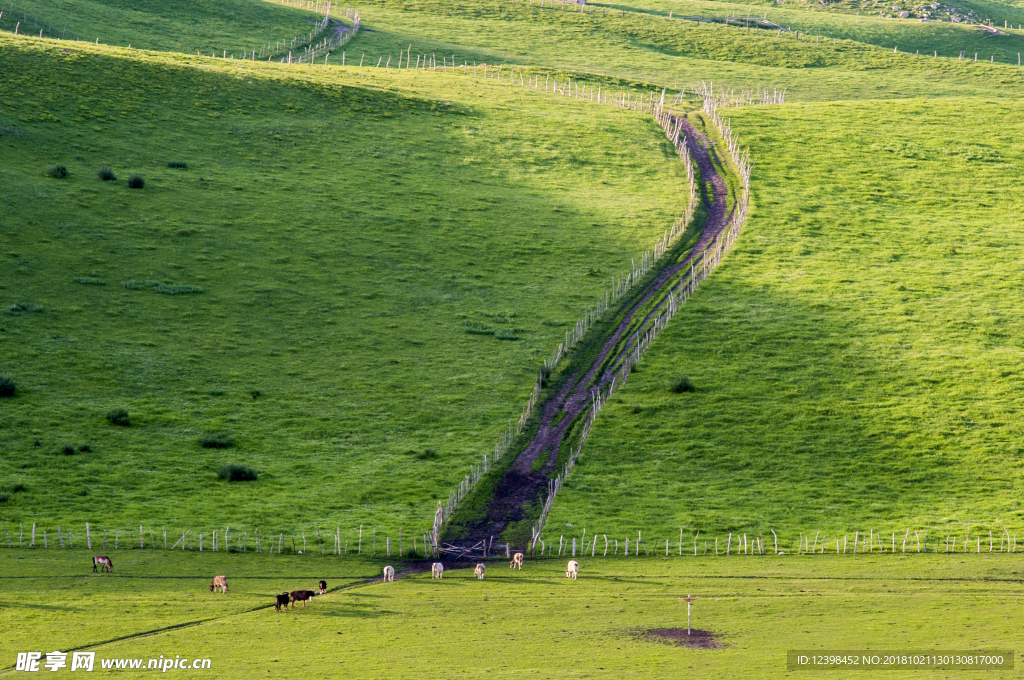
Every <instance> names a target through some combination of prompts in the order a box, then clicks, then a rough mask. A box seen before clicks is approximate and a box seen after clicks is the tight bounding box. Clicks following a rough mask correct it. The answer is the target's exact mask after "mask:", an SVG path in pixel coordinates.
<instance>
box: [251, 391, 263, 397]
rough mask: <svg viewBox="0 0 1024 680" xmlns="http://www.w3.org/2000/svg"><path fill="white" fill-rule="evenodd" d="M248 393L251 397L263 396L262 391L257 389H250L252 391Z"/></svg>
mask: <svg viewBox="0 0 1024 680" xmlns="http://www.w3.org/2000/svg"><path fill="white" fill-rule="evenodd" d="M249 395H250V396H251V397H252V398H253V399H259V398H260V397H262V396H263V393H262V392H260V391H259V390H252V391H250V392H249Z"/></svg>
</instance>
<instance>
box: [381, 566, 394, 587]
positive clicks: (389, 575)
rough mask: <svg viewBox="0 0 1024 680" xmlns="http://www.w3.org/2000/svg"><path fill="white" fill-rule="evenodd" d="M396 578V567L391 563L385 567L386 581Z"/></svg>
mask: <svg viewBox="0 0 1024 680" xmlns="http://www.w3.org/2000/svg"><path fill="white" fill-rule="evenodd" d="M394 580H395V568H394V567H392V566H391V565H390V564H389V565H388V566H386V567H384V583H390V582H392V581H394Z"/></svg>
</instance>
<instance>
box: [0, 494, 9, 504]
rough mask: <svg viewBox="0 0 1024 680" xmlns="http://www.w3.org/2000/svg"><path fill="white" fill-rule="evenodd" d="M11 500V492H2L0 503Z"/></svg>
mask: <svg viewBox="0 0 1024 680" xmlns="http://www.w3.org/2000/svg"><path fill="white" fill-rule="evenodd" d="M9 500H11V496H10V494H6V493H0V503H6V502H7V501H9Z"/></svg>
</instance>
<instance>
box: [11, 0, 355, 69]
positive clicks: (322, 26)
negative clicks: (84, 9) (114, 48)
mask: <svg viewBox="0 0 1024 680" xmlns="http://www.w3.org/2000/svg"><path fill="white" fill-rule="evenodd" d="M279 4H282V5H286V6H289V7H299V8H302V9H308V10H311V11H313V12H316V13H317V14H323V19H322V20H318V21H316V23H315V27H314V29H313V30H312V31H310V32H309V34H308V35H307V34H302V35H297V36H294V37H292V38H291V39H288V38H282V39H280V40H275V41H273V42H269V41H268V42H265V43H263V44H261V45H260V46H259V47H258V48H257V47H253V48H252V49H251V50H250V49H243V50H242V56H241V59H242V60H249V61H256V60H261V61H262V60H263V59H264V58H266V59H267V61H272V60H273V59H275V58H278V57H280V61H281V62H282V63H288V64H292V63H295V64H302V63H307V64H308V63H311V62H314V61H316V59H317V58H318V57H319V56H320V55H322V54H324V53H325V52H330V51H331V50H335V49H338V48H340V47H342V46H344V45H345V44H346V43H348V42H349V41H350V40H351V39H352V38H353V37H355V35H356V34H357V33H358V32H359V29H360V26H361V18H360V14H359V10H357V9H353V8H351V7H346V8H344V9H342V10H339V11H340V16H342V17H345V18H347V19H349V20H350V22H351V23H352V26H351V27H348V26H346V25H345V24H344V22H340V21H339V22H338V23H337V24H336V25H334V26H331V25H330V18H331V10H332V8H333V7H334V3H333V0H314V1H313V2H293V1H292V2H290V1H287V0H284V1H282V2H280V3H279ZM5 15H6V16H7V17H8V23H10V22H13V23H14V27H13V28H12V29H11V32H12V33H14V34H15V35H18V34H19V33H21V34H27V32H26V29H27V27H28V19H29V14H28V10H24V9H23V10H22V15H23V18H24V24H25V25H24V26H22V22H21V21H18V20H17V13H16V11H15V6H14V2H13V0H11V2H10V5H9V9H6V8H4V7H3V3H2V2H0V30H2V29H3V27H4V16H5ZM32 18H33V21H34V28H36V29H39V36H38V37H40V38H44V37H45V38H52V39H56V40H68V37H67V33H68V27H67V26H66V25H63V26H59V28H60V31H59V33H54V31H53V24H52V22H50V21H47V20H46V19H45V18H44V19H43V20H42V23H41V24H40V19H39V17H38V16H37V15H34V16H33V17H32ZM331 30H333V31H334V32H333V34H332V35H327V36H326V37H324V36H325V34H326V33H328V32H329V31H331ZM33 35H34V32H33ZM72 35H74V36H75V37H73V38H71V40H72V41H76V42H80V41H82V36H81V31H76V30H74V29H72ZM85 42H91V41H90V40H89V39H88V38H87V39H86V40H85ZM95 44H97V45H99V44H100V39H99V37H97V38H96V39H95ZM104 44H106V43H104ZM128 47H129V48H130V47H131V44H129V45H128ZM257 49H258V50H259V53H258V55H257ZM299 50H301V52H299ZM217 52H220V55H218V54H217ZM296 52H298V54H295V53H296ZM196 56H203V52H202V50H197V51H196ZM210 56H211V57H212V58H214V59H216V58H218V56H219V57H220V58H221V59H236V56H235V52H234V51H231V52H230V53H229V51H228V50H227V49H221V48H214V49H212V50H211V52H210Z"/></svg>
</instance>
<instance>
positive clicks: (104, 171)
mask: <svg viewBox="0 0 1024 680" xmlns="http://www.w3.org/2000/svg"><path fill="white" fill-rule="evenodd" d="M96 174H97V175H99V178H100V179H101V180H103V181H104V182H116V181H117V175H115V174H114V171H113V170H111V169H110V166H107V165H104V166H103V167H102V168H100V171H99V172H97V173H96Z"/></svg>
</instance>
